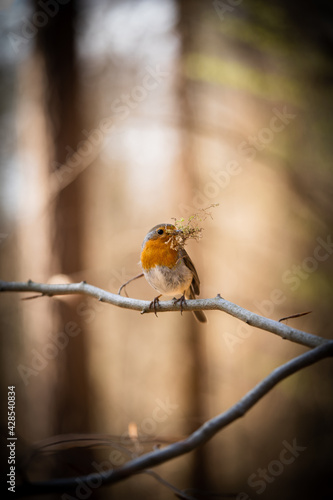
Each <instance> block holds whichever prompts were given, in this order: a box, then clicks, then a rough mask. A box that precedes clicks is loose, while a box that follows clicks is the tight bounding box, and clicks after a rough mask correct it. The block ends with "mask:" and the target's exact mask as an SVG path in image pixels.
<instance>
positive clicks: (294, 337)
mask: <svg viewBox="0 0 333 500" xmlns="http://www.w3.org/2000/svg"><path fill="white" fill-rule="evenodd" d="M0 292H35V293H36V292H37V293H40V294H42V295H43V296H48V297H53V296H55V295H73V294H81V295H88V296H90V297H94V298H96V299H98V300H99V301H101V302H106V303H108V304H112V305H114V306H117V307H123V308H125V309H133V310H135V311H140V312H141V314H143V313H153V312H154V309H151V308H150V307H149V305H150V302H149V301H146V300H138V299H132V298H128V297H121V296H120V295H116V294H114V293H111V292H107V291H105V290H102V289H101V288H97V287H95V286H92V285H88V284H87V283H86V282H85V281H82V282H81V283H70V284H64V285H63V284H62V285H53V284H52V285H50V284H44V283H34V282H33V281H31V280H29V281H27V282H7V281H0ZM182 308H183V310H184V311H214V310H215V311H222V312H225V313H227V314H230V315H231V316H234V317H235V318H238V319H239V320H240V321H243V322H244V323H247V324H248V325H250V326H254V327H255V328H259V329H260V330H266V331H267V332H271V333H274V334H275V335H278V336H280V337H282V338H283V339H288V340H290V341H291V342H296V343H297V344H301V345H304V346H306V347H317V346H319V345H323V344H325V343H327V342H328V340H327V339H324V338H322V337H319V336H316V335H312V334H310V333H306V332H303V331H302V330H297V329H296V328H291V327H290V326H288V325H285V324H283V323H279V322H278V321H274V320H272V319H269V318H265V317H263V316H260V315H259V314H255V313H253V312H251V311H248V310H247V309H244V308H242V307H240V306H238V305H236V304H233V303H232V302H229V301H227V300H225V299H223V298H222V297H221V296H220V295H219V294H218V295H217V296H216V297H215V298H212V299H196V300H187V301H186V303H185V304H183V306H182ZM156 311H157V312H167V311H179V312H180V311H181V305H179V303H175V302H174V301H172V300H171V301H165V302H159V303H158V304H157V306H156Z"/></svg>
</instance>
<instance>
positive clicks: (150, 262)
mask: <svg viewBox="0 0 333 500" xmlns="http://www.w3.org/2000/svg"><path fill="white" fill-rule="evenodd" d="M177 260H178V252H177V250H173V249H172V248H170V246H169V245H168V244H165V242H164V241H161V240H159V239H158V240H148V241H147V243H146V245H145V248H144V250H142V252H141V265H142V267H143V269H144V270H149V269H151V268H152V267H155V266H166V267H170V268H171V267H173V266H175V265H176V263H177Z"/></svg>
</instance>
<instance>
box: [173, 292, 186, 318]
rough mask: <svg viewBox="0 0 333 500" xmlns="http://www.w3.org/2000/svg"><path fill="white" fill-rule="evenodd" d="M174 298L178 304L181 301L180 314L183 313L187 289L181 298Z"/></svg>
mask: <svg viewBox="0 0 333 500" xmlns="http://www.w3.org/2000/svg"><path fill="white" fill-rule="evenodd" d="M173 300H174V303H175V304H177V302H179V304H180V314H183V305H184V304H186V299H185V291H184V293H183V295H182V296H181V297H179V299H173Z"/></svg>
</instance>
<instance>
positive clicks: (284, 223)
mask: <svg viewBox="0 0 333 500" xmlns="http://www.w3.org/2000/svg"><path fill="white" fill-rule="evenodd" d="M0 23H1V43H0V74H1V83H0V84H1V93H0V110H1V114H0V120H1V146H2V147H1V151H0V155H1V157H0V158H1V170H0V196H1V203H0V217H1V225H0V233H1V234H0V245H1V246H0V256H1V264H0V265H1V279H4V280H8V281H25V280H28V279H32V280H33V281H37V282H50V283H52V282H78V281H81V280H86V281H87V282H89V283H91V284H93V285H96V286H99V287H101V288H104V289H106V290H109V291H111V292H117V290H118V288H119V286H120V285H121V284H122V283H123V282H124V281H126V280H127V279H129V278H130V277H132V276H134V275H135V274H137V273H138V272H139V270H140V268H139V265H138V262H139V256H140V245H141V242H142V240H143V237H144V235H145V234H146V232H147V231H148V230H149V229H150V228H151V227H152V226H154V225H155V224H157V223H159V222H172V218H173V217H176V218H178V219H179V218H180V217H185V218H186V217H188V216H190V215H191V214H194V213H196V212H198V210H200V209H201V208H205V207H207V206H209V205H210V204H219V205H218V207H216V208H214V209H212V216H213V218H212V219H210V218H208V219H207V220H206V221H205V222H204V233H203V238H202V240H201V241H200V242H199V243H197V242H194V243H190V244H189V245H188V248H187V249H188V252H189V253H190V255H191V257H192V259H193V261H194V262H195V265H196V267H197V270H198V273H199V276H200V278H201V283H202V288H201V297H203V298H205V297H214V296H215V295H216V294H217V293H220V294H221V295H222V296H223V297H224V298H226V299H228V300H230V301H232V302H235V303H237V304H239V305H241V306H243V307H245V308H248V309H250V310H252V311H254V312H257V313H260V314H263V315H265V316H268V317H270V318H273V319H279V318H281V317H283V316H287V315H290V314H295V313H300V312H304V311H312V313H311V314H310V315H308V316H304V317H301V318H298V319H295V320H289V324H291V325H292V326H295V327H296V328H299V329H303V330H306V331H308V332H312V333H315V334H318V335H321V336H323V337H326V338H329V337H332V329H331V317H332V297H333V292H332V277H333V249H332V245H331V241H332V240H331V238H332V219H333V212H332V195H333V189H332V187H333V177H332V160H331V156H332V148H333V141H332V131H333V101H332V90H333V64H332V63H333V6H332V4H331V2H329V1H328V0H321V1H319V2H318V1H316V2H315V1H313V0H311V1H308V2H306V3H304V2H301V1H299V0H297V1H294V2H287V1H285V0H280V1H277V0H274V1H272V2H269V3H268V2H265V1H263V0H243V1H242V0H237V1H236V0H225V1H213V2H204V1H186V0H178V1H176V0H174V1H172V0H163V1H161V2H157V1H152V0H150V1H149V0H144V1H143V0H142V1H124V2H121V1H106V0H105V1H103V0H98V1H92V0H76V1H66V2H64V1H62V2H60V0H59V1H56V0H54V1H49V2H40V1H39V2H37V1H36V2H33V1H30V2H27V1H20V0H16V1H7V2H5V1H4V2H1V10H0ZM127 291H128V293H129V295H130V296H132V297H136V298H142V299H147V300H151V299H152V298H153V297H154V291H153V290H152V289H151V288H150V287H149V286H148V285H147V284H146V283H145V282H144V281H143V280H139V281H136V282H134V283H133V284H131V285H129V287H128V289H127ZM24 296H27V295H24V294H2V295H1V302H0V308H1V319H0V321H1V330H2V332H1V367H2V376H1V386H2V387H1V392H2V396H1V405H2V410H3V411H2V413H1V414H2V423H3V424H4V425H6V398H7V386H8V385H15V386H16V398H17V399H16V401H17V408H16V413H17V433H18V435H19V436H20V438H19V443H18V446H19V453H20V454H21V453H22V454H24V453H25V452H26V451H27V450H29V449H30V447H31V445H32V443H35V442H39V441H41V440H45V439H48V438H52V437H54V436H57V435H59V434H69V433H83V434H94V435H99V434H103V435H104V434H108V435H113V436H115V438H114V439H115V442H116V439H117V437H118V439H119V437H120V436H128V433H130V434H131V433H132V434H133V432H134V433H135V432H136V430H135V429H137V433H138V435H139V438H140V439H142V440H147V439H149V440H151V442H152V443H154V442H157V441H158V439H160V438H161V437H163V438H165V439H177V438H180V437H182V436H185V435H188V434H189V433H191V432H192V431H193V430H195V429H196V428H197V427H199V426H200V425H201V424H202V423H203V422H204V421H205V420H207V419H208V418H211V417H213V416H215V415H217V414H218V413H221V412H223V411H224V410H226V409H227V408H229V407H230V406H231V405H232V404H234V403H235V402H237V400H238V399H239V398H240V397H242V396H243V395H244V394H245V393H246V392H247V391H248V390H250V389H251V388H252V387H253V386H254V385H255V384H256V383H258V382H259V381H260V380H262V378H263V377H265V376H266V375H268V374H269V373H270V372H271V371H272V370H273V369H274V368H275V367H277V366H279V365H280V364H282V363H284V362H286V361H288V360H289V359H292V358H293V357H294V356H296V355H298V354H300V353H302V352H305V348H303V347H302V346H299V345H296V344H292V343H290V342H287V341H282V340H281V339H280V338H278V337H275V336H274V335H272V334H269V333H267V332H263V331H259V330H256V329H253V328H251V327H249V326H247V325H244V324H242V323H240V322H239V321H238V320H236V319H233V318H229V317H227V316H226V315H224V314H221V313H219V312H209V313H208V317H209V323H208V324H207V325H198V324H197V323H195V322H194V321H193V319H192V315H190V314H184V315H183V316H182V317H181V316H180V315H179V314H176V313H166V314H160V315H159V317H158V318H156V317H155V316H154V315H146V316H145V315H144V316H141V315H140V314H138V313H137V312H133V311H128V310H124V309H117V308H115V307H111V306H108V305H106V304H100V303H98V302H97V301H94V300H89V299H87V298H86V297H83V296H77V297H74V296H73V297H68V298H62V297H59V298H53V299H50V298H40V299H36V300H27V301H22V298H23V297H24ZM57 346H58V347H57ZM332 417H333V405H332V363H331V362H330V361H329V360H324V361H322V362H321V363H320V364H318V365H317V366H313V367H310V368H307V369H306V370H303V371H302V372H300V373H297V374H296V375H294V376H293V377H291V378H290V379H288V380H286V381H285V382H283V383H281V384H280V385H279V386H278V387H277V388H275V389H274V390H273V391H272V392H271V393H270V394H269V395H268V396H267V397H265V398H264V400H262V401H261V402H259V404H257V405H256V407H255V408H254V409H252V410H251V412H250V413H249V414H247V415H246V416H245V418H243V419H241V420H239V421H237V422H235V423H234V424H233V425H232V426H230V427H228V428H226V429H225V430H223V432H221V433H220V434H219V435H217V436H216V437H215V438H214V439H213V440H212V441H211V442H209V443H208V444H207V445H205V446H204V447H202V448H200V449H199V450H197V451H196V452H194V453H191V454H189V455H187V456H184V457H182V458H179V459H176V460H174V461H172V462H170V463H168V464H165V465H163V466H159V467H158V468H156V471H157V472H158V473H159V474H160V475H161V477H163V478H164V479H165V480H166V481H169V482H170V483H172V484H174V485H175V486H176V487H177V488H180V489H192V494H193V495H197V497H198V498H212V497H213V494H220V495H221V497H223V496H222V495H223V494H227V493H229V494H234V497H235V498H236V497H237V495H239V494H240V493H242V492H243V493H244V494H246V495H248V497H246V496H245V497H241V496H240V497H239V498H251V499H257V498H263V499H264V498H269V499H273V500H274V499H280V498H284V499H287V500H288V499H293V498H295V497H296V496H297V497H298V498H303V499H312V498H329V496H330V495H331V494H332V469H331V464H332V448H333V433H332ZM133 429H134V430H133ZM295 440H296V443H297V445H298V446H302V447H303V448H304V450H303V451H302V452H299V456H297V457H296V458H295V461H294V462H293V463H291V464H289V465H284V466H283V467H282V470H281V467H280V468H279V465H276V461H278V460H279V457H280V454H281V452H282V451H283V450H284V449H285V446H286V445H285V443H286V442H287V443H289V444H290V445H292V444H293V443H294V442H295ZM151 446H153V444H152V445H151ZM148 448H149V447H148ZM4 450H5V445H3V446H2V452H4ZM110 450H111V448H110V449H108V448H106V449H105V450H104V452H105V453H106V455H105V456H104V458H103V459H104V460H109V462H110V463H111V466H116V465H117V464H119V463H121V457H120V458H119V456H116V455H112V456H111V455H110V453H111V452H110ZM83 453H84V451H83V450H79V453H77V454H76V455H75V453H74V451H73V450H72V451H71V453H69V452H68V450H67V454H66V453H64V454H63V455H61V454H57V453H56V452H55V455H54V457H53V459H54V460H53V462H52V461H51V462H50V464H49V466H48V468H47V467H46V468H45V460H44V459H43V460H42V461H41V462H40V463H39V465H37V466H35V468H34V470H33V472H32V473H31V477H34V478H41V477H44V478H45V477H54V476H55V475H57V474H63V475H65V474H68V472H67V470H66V471H65V469H66V467H67V465H68V464H69V463H70V464H71V467H72V469H71V475H76V474H80V473H82V472H85V471H86V468H87V466H89V465H91V463H92V460H93V457H94V456H95V455H94V451H93V450H90V451H86V453H87V456H86V458H85V463H83V458H82V457H83ZM5 455H6V450H5ZM20 456H21V455H20ZM110 456H111V458H110ZM288 456H290V455H288ZM112 457H113V458H112ZM81 459H82V463H81ZM119 460H120V461H119ZM274 461H275V465H274V464H273V463H274ZM42 464H43V466H42ZM272 464H273V465H272ZM274 467H275V468H274ZM46 469H48V470H46ZM88 469H89V467H88ZM259 469H267V470H268V471H270V472H269V473H268V474H269V478H270V480H264V491H263V492H261V491H259V490H260V488H259V486H258V484H257V485H256V484H254V483H255V481H258V474H259V472H258V470H259ZM272 471H273V474H272ZM274 473H275V475H274ZM251 477H252V481H251V479H250V478H251ZM204 492H205V493H204ZM89 495H90V494H89ZM134 495H135V497H136V498H137V499H141V498H142V499H145V498H156V499H167V498H173V493H172V491H170V489H168V488H166V487H165V486H163V485H162V484H160V483H158V482H156V481H155V480H154V478H152V477H150V476H145V475H139V476H137V477H133V478H131V479H130V480H128V481H126V482H124V483H120V484H119V485H116V486H113V487H109V488H106V489H103V490H93V491H91V495H90V496H91V498H133V496H134ZM200 495H201V496H200ZM58 497H59V496H57V495H54V498H58ZM214 498H216V497H214Z"/></svg>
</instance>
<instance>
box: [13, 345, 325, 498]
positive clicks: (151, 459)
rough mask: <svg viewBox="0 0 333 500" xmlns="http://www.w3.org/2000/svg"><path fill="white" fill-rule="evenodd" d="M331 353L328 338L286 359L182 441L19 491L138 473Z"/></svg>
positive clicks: (64, 488)
mask: <svg viewBox="0 0 333 500" xmlns="http://www.w3.org/2000/svg"><path fill="white" fill-rule="evenodd" d="M329 356H333V341H327V342H326V343H325V344H324V345H321V346H319V347H316V348H315V349H312V350H311V351H307V352H306V353H304V354H301V355H300V356H298V357H297V358H295V359H293V360H291V361H288V363H285V364H284V365H282V366H280V367H278V368H276V369H275V370H274V371H272V372H271V373H270V375H268V376H267V377H266V378H264V379H263V380H262V381H261V382H259V384H257V385H256V386H255V387H254V388H253V389H252V390H251V391H249V392H248V393H247V394H246V395H245V396H244V397H243V398H242V399H240V401H238V402H237V403H236V404H235V405H234V406H232V407H231V408H229V409H228V410H227V411H225V412H224V413H221V414H220V415H218V416H216V417H214V418H212V419H210V420H208V421H207V422H205V423H204V424H203V425H202V426H201V427H199V428H198V429H197V430H196V431H195V432H193V433H192V434H191V435H190V436H188V437H187V438H186V439H183V440H182V441H178V442H177V443H174V444H171V445H169V446H167V447H166V448H163V449H157V450H155V451H152V452H150V453H147V454H145V455H141V456H140V457H137V458H134V459H133V460H131V461H129V462H127V463H126V464H124V465H123V466H122V467H119V468H118V469H114V470H110V471H106V472H104V473H102V474H98V473H92V474H89V475H87V476H80V477H72V478H61V479H53V480H49V481H40V482H35V483H25V484H22V485H20V487H19V488H18V491H17V493H18V495H20V494H21V495H24V496H30V495H42V494H47V493H55V492H70V491H74V490H75V489H76V488H77V487H78V486H79V485H82V484H88V485H89V484H90V485H91V484H99V485H100V486H101V485H110V484H114V483H117V482H119V481H122V480H124V479H126V478H128V477H130V476H132V475H133V474H137V473H139V472H142V471H144V470H146V469H147V468H151V467H155V466H157V465H159V464H162V463H164V462H167V461H169V460H171V459H173V458H175V457H179V456H181V455H185V454H187V453H189V452H191V451H193V450H194V449H195V448H197V447H198V446H201V445H203V444H205V443H206V442H207V441H208V440H210V439H211V438H212V437H213V436H214V435H215V434H217V433H218V432H219V431H220V430H222V429H224V428H225V427H227V426H228V425H229V424H231V423H232V422H234V421H235V420H238V419H239V418H241V417H243V416H244V415H245V414H246V413H247V412H248V411H249V410H250V409H251V408H252V407H253V406H254V405H255V404H256V403H257V402H258V401H259V400H260V399H261V398H263V397H264V396H265V395H266V394H267V393H268V392H269V391H270V390H271V389H273V387H275V386H276V385H277V384H278V383H279V382H281V381H282V380H284V379H285V378H287V377H289V376H290V375H292V374H293V373H295V372H297V371H299V370H301V369H303V368H305V367H307V366H310V365H312V364H314V363H316V362H317V361H319V360H321V359H323V358H326V357H329Z"/></svg>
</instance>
